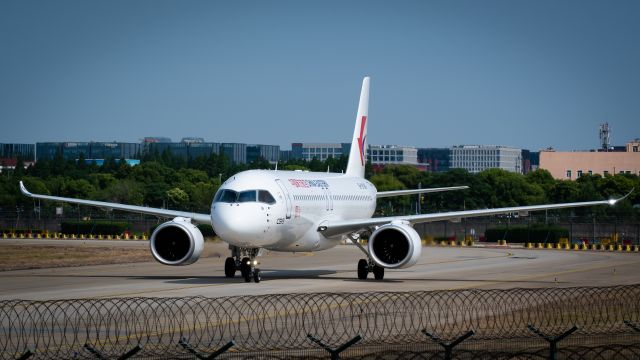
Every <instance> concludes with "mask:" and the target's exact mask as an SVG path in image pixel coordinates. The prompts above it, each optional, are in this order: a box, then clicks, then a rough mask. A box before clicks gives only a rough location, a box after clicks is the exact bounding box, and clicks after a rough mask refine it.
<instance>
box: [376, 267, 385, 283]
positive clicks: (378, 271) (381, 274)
mask: <svg viewBox="0 0 640 360" xmlns="http://www.w3.org/2000/svg"><path fill="white" fill-rule="evenodd" d="M373 276H374V277H375V278H376V280H382V279H384V268H383V267H382V266H378V265H376V266H374V267H373Z"/></svg>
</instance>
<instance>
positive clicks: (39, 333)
mask: <svg viewBox="0 0 640 360" xmlns="http://www.w3.org/2000/svg"><path fill="white" fill-rule="evenodd" d="M625 320H626V321H630V322H631V323H635V324H638V323H640V285H628V286H612V287H574V288H544V289H507V290H477V289H469V290H451V291H416V292H375V293H373V292H369V293H312V294H274V295H258V296H237V297H220V298H206V297H183V298H177V297H175V298H145V297H129V298H105V299H71V300H51V301H31V300H0V349H1V351H2V355H1V356H0V358H15V357H17V355H18V354H20V353H21V352H23V351H24V350H25V349H34V351H35V352H36V354H37V355H41V356H44V357H53V358H69V357H73V356H80V357H82V356H87V354H86V352H85V353H83V352H82V349H83V347H84V346H85V345H86V344H88V345H89V346H91V347H92V348H93V349H95V350H97V351H99V352H101V353H103V354H107V355H108V354H111V355H113V354H122V353H125V352H127V351H128V350H130V349H131V348H132V347H134V346H137V345H140V346H142V347H143V350H142V352H141V354H144V355H146V356H167V355H169V354H176V355H178V354H184V349H183V348H182V347H180V346H178V344H179V342H180V341H181V340H182V341H183V342H186V343H188V344H189V346H191V347H192V348H194V349H197V350H198V351H201V352H213V351H215V350H216V349H218V348H220V347H222V346H224V345H225V344H226V343H227V342H229V341H230V340H232V339H233V340H235V346H234V347H233V351H236V352H251V351H258V350H260V351H262V350H268V351H280V350H288V349H289V350H293V349H298V350H299V349H311V348H317V346H316V345H314V343H313V342H311V341H309V339H308V337H307V335H309V334H311V335H313V336H314V337H316V338H318V339H321V340H322V341H323V342H324V343H326V344H332V345H335V346H337V345H340V344H343V343H345V342H346V341H349V340H350V339H351V338H353V337H354V336H355V335H361V336H362V341H361V342H360V343H358V346H370V345H384V344H388V345H402V344H413V343H417V342H422V343H423V342H425V341H426V338H425V336H424V334H422V333H421V331H422V330H424V329H426V330H428V331H429V332H430V333H432V334H436V335H437V336H438V337H440V338H441V339H448V338H450V339H452V338H456V337H457V336H459V335H461V334H462V333H464V332H467V331H468V330H470V329H473V330H474V331H475V335H474V336H473V339H474V340H492V339H506V338H531V337H535V335H533V334H532V333H531V331H530V330H529V329H528V328H527V325H529V324H532V325H534V326H535V327H536V328H537V329H540V331H543V332H545V333H547V334H559V333H562V332H563V331H565V330H566V329H567V328H568V327H571V326H573V325H577V326H578V327H579V330H578V331H577V333H576V334H583V335H584V334H591V335H598V334H602V335H604V334H614V333H615V334H618V333H633V332H634V330H633V329H632V328H631V327H630V326H627V325H625V324H624V321H625ZM636 351H637V349H636Z"/></svg>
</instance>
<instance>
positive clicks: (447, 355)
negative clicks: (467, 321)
mask: <svg viewBox="0 0 640 360" xmlns="http://www.w3.org/2000/svg"><path fill="white" fill-rule="evenodd" d="M422 333H423V334H425V335H427V336H428V337H429V338H430V339H431V340H433V341H435V342H436V343H438V344H440V346H442V347H443V348H444V360H451V359H452V356H453V348H454V347H456V346H457V345H458V344H460V343H461V342H463V341H465V340H467V339H468V338H469V337H471V336H472V335H473V334H475V333H476V332H475V331H473V330H469V331H467V333H465V334H464V335H462V336H460V337H459V338H457V339H455V340H453V341H452V342H445V341H444V340H442V339H440V338H439V337H437V336H435V335H433V334H431V333H429V332H428V331H427V329H422Z"/></svg>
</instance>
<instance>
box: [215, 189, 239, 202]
mask: <svg viewBox="0 0 640 360" xmlns="http://www.w3.org/2000/svg"><path fill="white" fill-rule="evenodd" d="M236 197H238V193H237V192H235V191H233V190H229V189H224V190H222V191H221V192H220V196H219V197H218V201H219V202H225V203H234V202H236Z"/></svg>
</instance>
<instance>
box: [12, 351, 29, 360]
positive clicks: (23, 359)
mask: <svg viewBox="0 0 640 360" xmlns="http://www.w3.org/2000/svg"><path fill="white" fill-rule="evenodd" d="M32 356H33V351H31V350H30V349H25V351H24V352H23V353H22V355H20V356H19V357H17V358H16V360H26V359H28V358H30V357H32Z"/></svg>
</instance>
